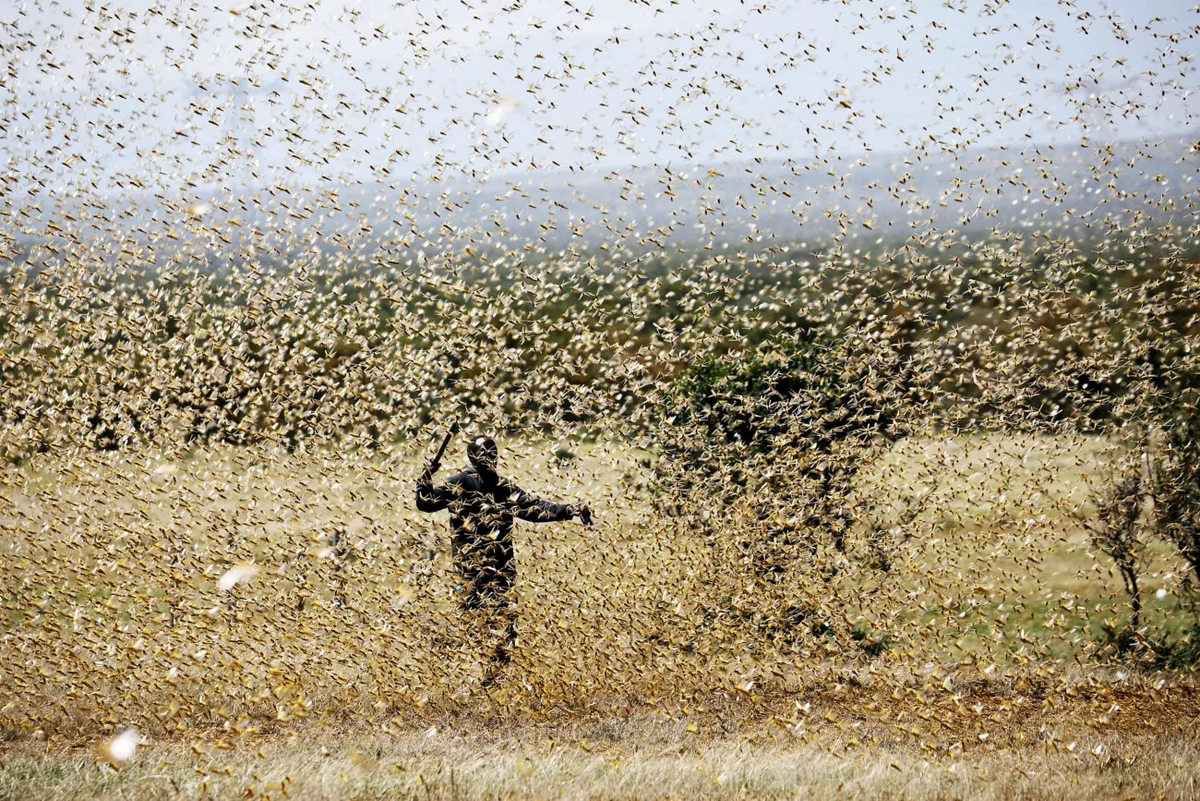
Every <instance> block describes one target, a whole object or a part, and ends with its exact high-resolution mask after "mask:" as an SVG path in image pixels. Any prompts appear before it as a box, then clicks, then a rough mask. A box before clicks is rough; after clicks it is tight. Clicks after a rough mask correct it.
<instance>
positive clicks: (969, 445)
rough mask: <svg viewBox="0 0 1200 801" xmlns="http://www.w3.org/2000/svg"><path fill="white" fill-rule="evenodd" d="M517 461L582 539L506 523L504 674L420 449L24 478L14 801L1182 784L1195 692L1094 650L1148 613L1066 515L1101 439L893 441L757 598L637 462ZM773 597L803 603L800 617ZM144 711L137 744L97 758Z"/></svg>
mask: <svg viewBox="0 0 1200 801" xmlns="http://www.w3.org/2000/svg"><path fill="white" fill-rule="evenodd" d="M502 444H503V445H504V446H505V447H506V456H507V459H506V463H505V469H506V471H507V472H508V473H509V474H511V475H513V476H514V477H515V478H516V479H517V480H518V481H519V482H520V483H522V484H523V485H525V486H526V488H527V489H529V490H531V491H534V492H536V493H538V494H540V495H543V496H545V497H552V498H563V499H568V498H569V499H580V500H585V501H587V502H588V503H589V504H590V505H591V506H592V507H593V509H594V510H595V511H596V514H597V518H598V524H597V526H596V527H594V528H593V529H585V528H583V527H582V526H580V525H579V524H578V523H565V524H556V525H541V526H537V525H531V524H527V525H521V526H520V527H519V529H518V532H517V540H516V547H517V559H518V562H519V565H520V574H519V590H520V597H519V609H520V616H521V624H520V630H519V631H520V639H519V643H518V647H517V650H516V652H515V655H514V661H513V664H512V665H511V666H510V667H509V668H508V670H507V671H506V672H505V674H504V675H503V677H502V680H501V681H500V682H499V683H497V684H496V685H494V686H493V687H491V688H489V689H487V690H484V689H483V688H481V687H480V685H479V679H480V677H481V675H482V660H481V653H480V646H479V640H478V638H477V635H478V631H476V630H473V629H471V628H470V627H469V626H468V624H467V623H465V622H464V621H463V620H462V619H461V615H460V614H459V612H458V608H457V605H456V603H455V601H454V595H453V593H454V587H453V583H452V582H453V574H452V571H451V568H450V565H449V561H448V554H447V543H446V539H447V537H446V525H447V524H446V520H445V519H444V515H439V516H423V515H418V514H417V513H416V512H415V510H414V509H413V506H412V501H411V492H412V486H413V479H414V478H415V475H416V471H417V470H418V465H419V464H420V458H421V454H420V452H419V451H418V450H415V449H414V450H406V449H396V450H395V451H394V452H391V453H347V454H338V453H334V452H328V451H320V452H312V453H307V454H303V453H299V454H287V453H285V452H282V451H270V450H266V449H253V448H246V449H228V450H205V451H197V452H195V453H191V454H176V455H173V456H170V457H160V458H155V457H154V456H147V455H146V454H137V453H132V452H127V453H114V454H105V453H90V454H86V458H83V456H84V455H83V454H80V458H79V459H75V460H72V461H70V462H67V461H65V460H61V459H58V458H56V457H53V456H47V457H41V458H38V459H35V460H32V461H30V462H28V463H26V464H24V465H22V466H21V467H19V468H9V469H7V470H5V472H4V473H3V484H2V485H0V526H3V528H4V529H5V530H6V531H10V532H15V533H16V535H17V536H10V537H6V538H5V541H4V542H3V543H2V544H0V549H3V551H4V559H3V560H2V564H3V567H2V568H0V569H2V570H3V574H2V576H0V578H2V584H0V587H2V591H3V593H4V595H3V599H4V600H3V607H2V611H3V615H4V616H3V618H0V675H3V676H4V682H3V683H2V686H0V726H2V727H3V731H4V733H5V739H6V741H7V742H6V743H5V744H4V745H3V746H0V749H2V750H0V762H2V767H0V796H4V797H38V798H53V797H121V796H125V797H154V796H156V795H158V796H163V797H166V796H171V795H175V794H179V793H182V794H185V795H198V794H202V793H203V792H205V791H207V792H210V793H211V794H212V795H213V796H215V797H229V796H233V795H238V794H242V793H245V794H249V795H253V794H260V795H273V796H277V797H278V796H282V795H285V794H286V795H289V796H292V797H297V796H299V797H330V796H336V797H371V796H378V797H388V796H394V795H405V796H419V797H420V796H426V797H480V796H484V797H488V796H493V797H494V796H511V795H516V796H534V797H539V796H549V795H555V796H557V795H569V796H578V797H595V796H614V797H615V796H621V797H639V796H641V797H645V796H655V797H658V796H672V797H694V796H699V795H713V796H733V795H739V794H741V795H754V796H800V795H807V794H810V793H817V794H820V795H837V794H850V795H852V796H853V795H856V796H861V797H874V796H879V795H893V796H945V797H964V796H972V797H975V796H991V797H1018V796H1028V797H1053V796H1079V795H1094V796H1099V797H1127V796H1134V797H1144V796H1148V795H1158V794H1163V795H1167V796H1175V797H1189V796H1194V795H1195V794H1196V781H1197V776H1198V775H1200V772H1198V771H1197V769H1196V767H1195V766H1196V764H1197V763H1198V760H1197V757H1200V740H1197V737H1196V735H1195V721H1196V719H1197V710H1198V709H1200V691H1198V690H1197V689H1196V687H1195V686H1194V684H1193V681H1192V676H1191V674H1190V673H1188V672H1178V671H1176V672H1166V673H1158V672H1155V671H1154V670H1153V669H1151V667H1149V666H1147V665H1144V664H1131V663H1126V662H1124V661H1121V660H1115V661H1114V659H1113V658H1112V654H1111V653H1110V652H1109V651H1108V650H1106V648H1105V647H1104V643H1103V638H1102V636H1101V634H1102V631H1103V627H1104V626H1105V625H1106V624H1107V625H1111V624H1113V623H1114V622H1115V621H1118V620H1120V619H1123V616H1127V614H1128V611H1127V602H1126V599H1125V598H1124V597H1123V595H1122V590H1121V586H1120V583H1119V581H1117V580H1116V579H1115V578H1114V577H1113V576H1112V575H1111V571H1110V570H1109V567H1108V565H1107V563H1106V562H1105V557H1103V555H1098V554H1095V553H1093V552H1092V550H1091V549H1090V547H1089V544H1088V540H1087V538H1086V536H1085V535H1084V533H1083V531H1082V529H1081V526H1080V522H1079V521H1080V516H1081V515H1087V514H1089V513H1090V506H1089V497H1090V496H1089V484H1092V483H1096V482H1099V481H1102V480H1103V476H1104V475H1105V470H1106V466H1107V465H1108V464H1109V463H1110V462H1111V461H1112V459H1113V457H1114V452H1113V450H1112V448H1111V447H1110V446H1109V445H1108V444H1107V443H1106V442H1105V441H1103V440H1100V439H1095V438H1067V437H1060V438H1055V437H1032V436H1030V437H1022V436H1016V435H1006V436H999V435H996V436H980V437H974V438H962V437H956V438H935V437H929V438H924V439H913V440H909V441H906V442H903V443H901V444H899V445H898V446H896V447H895V448H893V449H891V450H890V451H888V452H887V453H885V454H884V455H883V456H882V458H881V459H880V460H879V462H878V463H877V464H875V465H873V466H871V468H870V469H868V470H865V471H864V472H863V473H862V474H861V475H860V477H859V481H858V485H857V488H856V504H855V505H856V508H857V509H859V510H860V512H859V514H858V519H857V520H856V526H855V532H856V534H855V537H854V538H853V539H852V541H851V542H849V543H848V546H847V548H846V551H845V553H844V554H839V555H837V556H836V557H834V556H830V557H829V558H830V559H834V558H836V559H837V560H839V561H838V564H839V566H840V567H839V572H838V573H837V574H836V575H834V576H832V577H824V578H821V577H818V576H817V574H815V573H811V574H808V573H803V572H801V573H799V574H798V575H796V576H795V577H792V579H790V582H791V583H786V584H771V585H768V584H766V583H763V582H762V581H761V580H760V579H756V578H755V577H754V576H752V575H749V574H747V573H745V572H744V570H742V568H741V567H740V566H739V565H738V564H736V563H735V562H732V561H729V560H728V557H729V555H730V554H731V553H732V551H731V550H729V549H728V548H726V547H725V546H724V545H722V544H721V543H720V542H718V543H715V544H714V543H713V542H712V541H711V539H706V538H705V537H703V536H700V535H699V534H698V533H697V532H694V531H691V530H689V529H688V528H687V527H685V526H681V525H680V522H679V521H676V520H673V519H672V518H671V516H670V514H669V513H665V512H663V511H661V510H657V509H656V508H655V506H654V503H653V499H652V497H651V493H650V490H649V489H648V483H649V479H650V473H649V469H650V468H649V466H648V464H649V463H648V461H647V457H646V455H645V454H642V453H639V452H635V451H631V450H629V449H628V448H626V447H623V446H622V447H617V446H607V445H605V444H603V443H601V444H588V445H584V444H570V445H569V446H568V445H567V444H563V443H555V442H533V441H529V442H508V443H502ZM454 461H456V460H451V461H450V464H453V463H454ZM914 504H915V505H914ZM714 515H717V516H718V521H717V522H718V530H721V528H720V527H721V526H724V527H727V528H728V530H730V531H733V530H735V529H736V528H737V527H738V526H739V525H743V524H744V521H739V520H736V519H733V518H728V519H720V517H719V516H720V515H721V510H719V509H717V510H714ZM880 531H884V532H887V537H888V540H887V546H886V547H887V548H888V549H889V554H890V556H891V560H892V567H891V568H890V569H889V570H887V571H881V570H879V569H875V568H872V567H870V566H869V561H870V560H869V559H868V558H867V557H868V556H870V554H871V553H874V552H875V550H877V549H878V548H879V547H882V546H879V545H878V543H876V542H875V541H874V540H873V539H872V537H873V536H875V535H877V534H878V532H880ZM872 532H874V534H872ZM235 567H237V568H242V569H244V570H245V574H246V576H247V577H248V578H247V580H246V581H245V582H244V583H240V584H237V585H236V586H234V587H233V588H232V589H230V590H228V591H222V590H221V589H220V586H219V582H220V580H221V579H222V577H223V576H226V575H227V572H228V571H229V570H230V569H231V568H235ZM1179 582H1180V570H1179V566H1178V565H1177V564H1176V563H1175V561H1174V560H1173V558H1172V557H1171V555H1170V554H1168V553H1166V552H1156V553H1155V555H1154V559H1153V561H1152V563H1151V565H1150V569H1149V570H1148V571H1147V574H1146V578H1145V585H1144V593H1145V596H1146V597H1145V601H1146V609H1145V611H1144V616H1145V620H1146V625H1147V630H1148V631H1153V632H1161V633H1164V634H1170V633H1172V632H1177V631H1178V629H1179V627H1180V626H1182V625H1183V621H1184V620H1185V619H1186V615H1184V614H1183V613H1182V612H1181V608H1180V603H1181V602H1180V600H1179V599H1180V597H1181V594H1182V591H1181V588H1180V583H1179ZM780 598H790V599H799V601H800V602H803V603H807V604H810V607H809V608H811V609H813V610H816V611H815V612H814V613H813V616H812V617H810V618H807V619H805V620H802V621H797V622H796V623H795V626H794V628H793V630H790V631H783V632H781V631H780V630H779V627H778V626H777V625H774V624H770V621H772V620H776V619H777V618H775V617H771V615H772V614H774V613H775V612H776V611H777V607H778V605H779V599H780ZM818 613H819V614H820V615H821V616H820V617H819V618H818V616H817V615H818ZM764 621H766V622H764ZM813 621H817V622H816V623H815V624H814V622H813ZM818 626H819V628H818ZM124 726H136V727H137V728H138V729H139V730H140V731H141V732H142V733H143V736H144V737H146V738H147V742H146V744H144V745H143V746H142V747H141V749H140V750H139V752H138V754H137V757H136V758H135V759H134V760H132V761H130V762H129V763H128V764H126V765H124V766H123V767H121V768H120V769H119V770H113V769H112V768H110V767H108V766H107V765H99V764H98V759H97V757H96V754H95V752H94V748H95V746H96V744H97V743H100V742H102V741H104V739H106V738H107V737H110V736H111V735H112V734H113V732H115V731H118V730H120V729H121V728H122V727H124Z"/></svg>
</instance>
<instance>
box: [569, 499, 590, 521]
mask: <svg viewBox="0 0 1200 801" xmlns="http://www.w3.org/2000/svg"><path fill="white" fill-rule="evenodd" d="M571 511H572V513H573V514H574V515H575V517H578V518H579V521H580V522H581V523H583V524H584V525H585V526H590V525H591V524H592V510H591V509H589V508H588V507H587V504H583V503H581V504H577V505H576V506H574V507H572V509H571Z"/></svg>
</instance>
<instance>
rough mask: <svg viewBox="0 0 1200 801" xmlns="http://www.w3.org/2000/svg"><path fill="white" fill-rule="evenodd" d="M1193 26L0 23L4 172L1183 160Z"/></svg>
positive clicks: (334, 177)
mask: <svg viewBox="0 0 1200 801" xmlns="http://www.w3.org/2000/svg"><path fill="white" fill-rule="evenodd" d="M1195 2H1196V0H1190V3H1191V4H1189V2H1188V1H1185V2H1167V1H1166V0H1158V1H1155V0H1150V1H1147V2H1136V3H1119V4H1118V3H1116V2H1109V3H1105V2H1101V1H1100V0H1079V2H1075V3H1071V4H1065V3H1050V2H1038V1H1036V0H1022V1H1021V2H1009V3H1005V2H983V1H982V0H972V1H971V2H955V1H954V0H952V1H951V2H947V3H939V2H932V1H929V0H920V1H919V2H912V3H903V2H897V3H895V4H894V5H891V6H889V5H886V4H883V3H875V2H776V3H758V2H745V3H743V2H739V1H738V0H712V1H711V2H688V1H687V0H677V1H673V0H649V1H648V2H626V0H615V1H613V2H603V0H593V5H591V6H590V7H589V6H588V5H587V2H586V0H580V2H579V3H575V4H572V3H567V2H557V1H556V2H524V3H522V2H518V0H508V2H474V3H472V4H468V3H465V2H461V0H453V2H441V1H435V2H408V3H385V2H379V3H368V2H358V3H354V2H345V1H344V0H335V1H333V2H330V1H329V0H312V2H308V3H295V2H292V3H265V2H257V3H255V2H248V3H235V2H219V3H193V2H155V3H151V2H120V1H114V2H100V1H99V0H85V1H84V2H66V1H65V0H63V2H58V3H54V2H27V3H21V4H20V5H14V4H11V3H10V2H8V0H0V53H2V55H0V60H3V72H2V73H0V77H2V78H3V81H2V82H0V118H2V125H3V128H2V130H0V169H2V170H3V174H4V175H7V176H9V177H10V186H11V185H21V186H28V185H30V183H29V182H32V185H34V188H33V190H32V191H37V187H38V186H40V187H44V188H49V189H53V190H55V191H64V190H68V189H75V190H80V189H82V190H84V191H86V190H87V189H88V188H89V187H90V186H91V184H93V183H94V184H95V185H96V187H98V188H99V189H101V190H104V189H110V188H112V187H126V188H128V187H130V186H131V183H130V182H131V181H133V182H134V183H135V184H138V183H140V184H142V185H145V186H146V187H150V188H153V187H162V188H174V189H179V188H180V187H188V186H195V185H213V184H224V185H230V184H233V185H236V184H244V183H248V182H256V183H269V182H271V181H281V180H286V181H291V182H297V181H299V182H313V183H321V184H327V183H337V182H339V181H352V180H368V179H370V180H376V179H377V180H379V181H381V182H382V183H384V184H388V185H391V186H393V187H395V186H403V185H404V184H406V183H409V182H411V181H412V180H413V178H414V177H417V178H421V177H427V176H430V175H435V176H436V175H448V174H461V173H467V174H474V175H483V174H503V173H511V172H522V171H529V170H534V171H536V170H539V169H542V168H547V167H554V166H558V167H562V168H574V169H578V170H585V171H591V170H609V169H614V168H620V167H621V166H622V165H626V164H630V163H640V164H646V163H654V164H695V165H699V166H704V165H708V164H720V163H721V162H725V161H728V160H732V159H738V158H744V157H749V156H765V155H769V156H772V157H777V156H789V157H792V158H796V159H799V160H803V161H807V160H810V159H813V158H814V157H818V156H821V155H823V154H828V153H830V152H837V153H842V154H855V153H857V152H860V151H862V150H864V149H866V148H872V149H874V150H910V149H912V148H914V147H915V146H917V145H919V144H921V143H925V144H928V143H929V142H933V141H938V142H948V141H949V142H957V143H963V144H980V145H1001V144H1019V143H1023V142H1029V141H1031V140H1032V141H1051V142H1065V141H1078V140H1079V139H1080V138H1081V137H1082V136H1085V135H1089V136H1092V137H1094V138H1100V139H1105V140H1108V139H1118V138H1126V137H1134V136H1147V137H1158V136H1167V135H1179V134H1183V133H1185V132H1187V131H1189V130H1194V129H1195V128H1196V126H1197V115H1198V114H1200V105H1198V102H1197V98H1196V95H1195V92H1194V91H1193V90H1194V89H1195V88H1196V87H1197V86H1200V79H1198V78H1197V75H1196V72H1195V57H1196V50H1197V37H1198V26H1200V10H1198V9H1197V8H1196V7H1195V5H1194V4H1195ZM1118 9H1119V10H1118Z"/></svg>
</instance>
